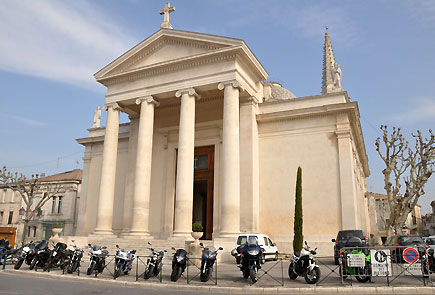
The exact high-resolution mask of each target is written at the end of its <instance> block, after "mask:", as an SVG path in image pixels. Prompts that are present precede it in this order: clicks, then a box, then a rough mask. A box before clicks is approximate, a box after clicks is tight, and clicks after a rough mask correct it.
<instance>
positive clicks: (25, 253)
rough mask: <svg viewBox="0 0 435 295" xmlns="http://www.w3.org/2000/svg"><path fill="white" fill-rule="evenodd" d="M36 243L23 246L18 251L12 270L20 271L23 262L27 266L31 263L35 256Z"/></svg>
mask: <svg viewBox="0 0 435 295" xmlns="http://www.w3.org/2000/svg"><path fill="white" fill-rule="evenodd" d="M37 243H38V242H35V243H33V242H30V243H29V244H26V245H24V247H23V248H21V249H19V251H18V260H17V262H16V263H15V265H14V269H20V268H21V266H22V265H23V263H24V262H26V264H27V265H30V263H32V259H33V257H34V256H35V245H36V244H37Z"/></svg>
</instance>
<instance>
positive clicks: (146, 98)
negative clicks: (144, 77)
mask: <svg viewBox="0 0 435 295" xmlns="http://www.w3.org/2000/svg"><path fill="white" fill-rule="evenodd" d="M144 101H145V102H147V103H152V104H154V106H156V107H158V106H159V105H160V102H158V101H157V100H155V99H154V97H152V96H151V95H148V96H144V97H139V98H137V99H136V104H138V105H140V104H141V103H143V102H144Z"/></svg>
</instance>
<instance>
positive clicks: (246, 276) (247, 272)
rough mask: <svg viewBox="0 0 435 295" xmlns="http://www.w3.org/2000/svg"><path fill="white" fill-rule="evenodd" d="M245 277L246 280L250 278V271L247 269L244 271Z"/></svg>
mask: <svg viewBox="0 0 435 295" xmlns="http://www.w3.org/2000/svg"><path fill="white" fill-rule="evenodd" d="M242 272H243V278H244V279H245V280H246V279H248V278H249V271H248V270H247V269H244V270H243V271H242Z"/></svg>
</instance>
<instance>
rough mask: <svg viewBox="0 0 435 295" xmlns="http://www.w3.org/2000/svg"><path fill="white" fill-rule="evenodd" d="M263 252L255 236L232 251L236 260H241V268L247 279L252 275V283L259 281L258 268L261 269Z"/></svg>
mask: <svg viewBox="0 0 435 295" xmlns="http://www.w3.org/2000/svg"><path fill="white" fill-rule="evenodd" d="M263 253H264V249H263V248H261V247H260V246H259V245H258V242H257V239H255V238H254V239H250V240H248V241H246V243H245V244H244V245H240V246H238V247H237V248H236V249H233V250H232V251H231V255H233V256H234V257H235V258H236V261H240V265H239V268H240V271H241V272H242V273H243V278H244V279H245V280H246V279H247V278H248V277H251V280H252V283H254V284H255V283H256V282H257V281H258V270H259V269H261V260H262V259H263Z"/></svg>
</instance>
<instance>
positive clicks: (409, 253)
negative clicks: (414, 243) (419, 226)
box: [403, 248, 420, 263]
mask: <svg viewBox="0 0 435 295" xmlns="http://www.w3.org/2000/svg"><path fill="white" fill-rule="evenodd" d="M419 257H420V255H419V254H418V251H417V249H415V248H406V249H405V250H404V251H403V259H404V260H405V261H406V262H408V263H415V262H417V261H418V258H419Z"/></svg>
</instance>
